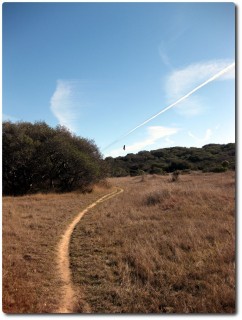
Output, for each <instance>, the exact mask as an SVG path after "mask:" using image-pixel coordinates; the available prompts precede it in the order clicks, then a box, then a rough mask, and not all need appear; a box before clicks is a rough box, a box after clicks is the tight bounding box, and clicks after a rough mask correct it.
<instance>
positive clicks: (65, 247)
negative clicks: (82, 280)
mask: <svg viewBox="0 0 242 320" xmlns="http://www.w3.org/2000/svg"><path fill="white" fill-rule="evenodd" d="M121 192H123V189H121V188H116V190H115V191H113V192H111V193H109V194H107V195H105V196H103V197H101V198H100V199H98V200H97V201H95V202H93V203H92V204H90V205H89V206H88V207H86V209H84V210H83V211H81V212H80V213H79V214H78V215H77V216H76V218H75V219H74V220H73V221H72V222H71V224H70V225H69V226H68V228H67V229H66V231H65V233H64V234H63V236H62V239H61V241H60V242H59V244H58V252H57V264H58V270H59V273H60V277H61V280H62V282H63V299H62V301H61V303H60V307H59V309H58V311H57V313H75V309H76V307H77V304H78V302H79V301H80V299H82V305H83V313H91V308H90V306H89V305H88V304H87V303H86V302H85V301H84V299H83V298H82V297H81V296H80V295H81V293H80V292H78V293H77V292H76V289H75V288H74V284H73V283H72V281H71V270H70V268H69V243H70V239H71V234H72V232H73V230H74V228H75V226H76V224H77V223H78V222H79V221H80V220H81V218H82V217H83V215H84V214H85V213H87V212H88V211H89V210H90V209H92V208H93V207H95V206H96V205H97V204H99V203H101V202H104V201H107V200H109V199H111V198H112V197H114V196H116V195H118V194H119V193H121Z"/></svg>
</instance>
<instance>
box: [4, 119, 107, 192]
mask: <svg viewBox="0 0 242 320" xmlns="http://www.w3.org/2000/svg"><path fill="white" fill-rule="evenodd" d="M2 140H3V194H4V195H22V194H26V193H35V192H42V191H49V190H53V191H58V192H67V191H72V190H77V189H78V190H81V191H84V190H89V189H90V188H89V186H91V185H93V184H94V183H95V182H97V181H99V180H100V179H102V178H105V176H106V172H107V169H106V166H105V165H104V161H103V160H102V157H101V154H100V152H99V150H98V149H97V147H96V145H95V144H94V142H93V141H90V140H87V139H83V138H81V137H77V136H75V135H73V134H71V133H70V132H69V131H68V129H66V128H65V127H62V126H57V127H56V128H55V129H53V128H51V127H49V126H48V125H47V124H46V123H44V122H37V123H35V124H32V123H29V122H18V123H11V122H4V123H3V139H2Z"/></svg>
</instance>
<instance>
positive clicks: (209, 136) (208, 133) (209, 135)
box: [188, 129, 212, 145]
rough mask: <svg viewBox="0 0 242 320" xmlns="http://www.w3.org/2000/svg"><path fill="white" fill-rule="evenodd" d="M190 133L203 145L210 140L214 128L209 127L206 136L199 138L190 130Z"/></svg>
mask: <svg viewBox="0 0 242 320" xmlns="http://www.w3.org/2000/svg"><path fill="white" fill-rule="evenodd" d="M188 135H189V136H190V137H191V138H193V139H194V140H195V141H196V143H197V144H199V145H203V144H204V143H206V142H208V141H209V140H210V138H211V136H212V130H211V129H207V130H206V132H205V135H204V137H202V138H199V137H197V136H196V135H194V134H193V133H192V132H191V131H188Z"/></svg>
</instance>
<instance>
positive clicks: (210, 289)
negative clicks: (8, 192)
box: [3, 172, 236, 313]
mask: <svg viewBox="0 0 242 320" xmlns="http://www.w3.org/2000/svg"><path fill="white" fill-rule="evenodd" d="M109 182H110V183H111V185H113V186H118V187H120V188H123V189H124V192H123V193H121V194H119V195H117V196H116V197H114V198H112V199H110V200H107V201H106V202H103V203H100V204H98V206H96V207H95V208H93V209H92V210H90V211H89V212H87V213H86V214H85V215H84V217H83V218H82V219H81V221H80V222H79V223H78V224H77V226H76V227H75V228H74V231H73V234H72V237H71V243H70V267H71V272H72V282H73V283H74V285H75V287H76V288H77V289H78V290H77V292H80V293H81V295H82V299H84V300H85V302H86V304H88V306H89V308H90V310H91V312H92V313H234V312H235V310H236V309H235V173H234V172H226V173H219V174H213V173H208V174H204V173H192V174H187V175H181V176H180V180H179V181H177V182H171V178H170V177H169V176H155V175H154V176H145V178H144V179H142V177H126V178H112V179H110V180H109ZM109 192H110V190H109V189H105V188H96V190H94V192H93V193H90V194H86V195H81V194H78V193H71V194H62V195H57V194H49V195H42V194H39V195H32V196H24V197H15V198H13V197H3V311H4V312H6V313H43V312H44V313H46V312H47V313H49V312H56V310H57V309H58V307H59V304H60V301H61V297H62V294H63V293H62V291H61V280H60V279H59V278H58V272H57V266H56V264H55V255H56V246H57V243H58V242H59V240H60V238H61V235H62V234H63V233H64V231H65V229H66V228H67V226H68V224H70V222H71V221H72V220H73V219H74V217H75V216H76V215H77V214H78V212H80V211H81V210H82V209H84V208H85V207H86V206H87V205H89V204H90V203H92V202H93V201H95V200H96V199H97V198H100V197H101V196H103V195H104V194H107V193H109ZM75 312H83V306H82V304H81V303H80V305H79V308H77V309H76V310H75Z"/></svg>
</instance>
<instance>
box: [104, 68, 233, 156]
mask: <svg viewBox="0 0 242 320" xmlns="http://www.w3.org/2000/svg"><path fill="white" fill-rule="evenodd" d="M234 67H235V62H233V63H232V64H230V65H228V66H227V67H226V68H224V69H223V70H221V71H219V72H218V73H216V74H215V75H213V76H212V77H211V78H209V79H208V80H206V81H204V82H203V83H201V84H200V85H198V86H197V87H195V88H194V89H193V90H191V91H190V92H188V93H187V94H186V95H185V96H183V97H181V98H180V99H178V100H177V101H176V102H174V103H172V104H170V105H169V106H167V107H165V108H164V109H162V110H161V111H159V112H158V113H156V114H154V115H153V116H152V117H150V118H149V119H147V120H145V121H144V122H142V123H141V124H139V125H138V126H136V127H135V128H133V129H131V130H130V131H129V132H127V133H125V134H124V135H122V136H121V137H119V138H118V139H116V140H114V141H113V142H112V143H110V144H109V145H108V146H106V147H105V148H104V149H103V150H102V151H105V150H106V149H108V148H109V147H111V146H112V145H114V144H115V143H117V142H119V141H120V140H122V139H123V138H125V137H127V136H128V135H130V134H131V133H132V132H134V131H135V130H137V129H138V128H140V127H142V126H143V125H145V124H146V123H148V122H150V121H151V120H153V119H154V118H156V117H158V116H159V115H160V114H162V113H164V112H166V111H167V110H169V109H171V108H173V107H174V106H176V105H177V104H178V103H180V102H182V101H183V100H185V99H187V98H188V97H190V96H191V95H192V94H193V93H194V92H196V91H197V90H199V89H201V88H202V87H204V86H205V85H207V84H208V83H209V82H212V81H214V80H216V79H217V78H219V77H221V76H222V75H224V74H225V73H227V72H228V71H229V70H230V69H232V68H234Z"/></svg>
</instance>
